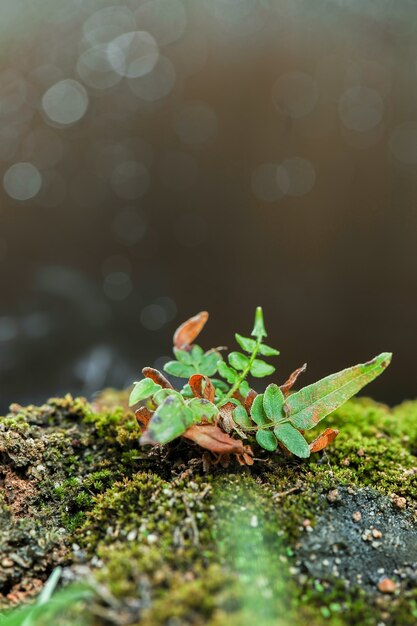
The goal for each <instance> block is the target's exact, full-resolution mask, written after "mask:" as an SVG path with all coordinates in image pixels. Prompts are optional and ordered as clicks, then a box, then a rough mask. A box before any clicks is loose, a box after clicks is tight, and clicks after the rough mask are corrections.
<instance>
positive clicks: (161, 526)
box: [0, 392, 417, 626]
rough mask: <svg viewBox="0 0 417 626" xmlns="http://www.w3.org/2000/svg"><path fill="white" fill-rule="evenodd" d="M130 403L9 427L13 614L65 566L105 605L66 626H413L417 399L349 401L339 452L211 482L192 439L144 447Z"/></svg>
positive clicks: (4, 523) (62, 620) (47, 414)
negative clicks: (394, 404)
mask: <svg viewBox="0 0 417 626" xmlns="http://www.w3.org/2000/svg"><path fill="white" fill-rule="evenodd" d="M125 398H126V396H125V395H124V394H120V393H117V392H107V393H106V394H104V395H102V396H101V398H100V399H99V400H98V401H97V402H96V403H95V405H94V406H91V405H90V404H89V403H88V402H86V401H85V400H84V399H73V398H72V397H71V396H67V397H65V398H56V399H52V400H50V401H49V402H48V403H46V404H44V405H43V406H41V407H34V406H29V407H21V406H19V405H13V406H12V407H11V410H10V412H9V413H8V414H7V415H6V416H5V417H3V418H0V521H1V524H0V607H1V608H2V609H3V610H8V609H10V607H15V606H17V605H21V604H22V603H26V602H32V601H33V599H34V598H35V597H36V596H37V595H38V593H39V591H40V590H41V589H42V588H43V586H44V584H45V582H46V581H47V579H48V578H49V577H50V575H51V573H52V572H53V571H54V569H55V568H56V567H57V566H62V568H63V570H62V574H61V576H60V580H59V584H58V587H64V588H67V589H71V588H72V585H73V584H74V583H78V582H81V583H87V584H88V586H89V588H90V589H91V593H92V597H91V599H90V600H89V601H88V603H87V604H83V603H82V602H81V603H78V604H77V603H76V602H72V603H71V606H70V605H68V606H67V607H64V608H63V609H62V611H61V614H60V616H59V619H58V618H57V617H55V618H54V619H53V620H52V621H49V622H46V623H50V624H51V625H52V624H54V626H56V625H59V626H60V625H62V626H69V625H70V624H74V623H77V624H79V625H80V626H81V624H82V625H83V626H84V624H88V625H93V626H112V625H114V626H127V625H132V626H133V625H136V626H138V625H139V624H140V625H141V626H158V625H159V624H164V625H167V626H182V625H187V626H188V625H192V626H194V625H195V626H199V625H200V624H201V625H202V624H208V625H210V626H226V624H227V626H230V625H231V626H234V625H239V626H240V625H241V624H244V625H245V624H253V623H254V622H255V623H258V624H259V625H260V626H264V625H266V626H269V624H271V626H272V624H274V625H276V624H277V623H278V624H280V626H289V625H290V624H291V626H301V624H305V623H309V624H312V625H313V626H323V625H324V624H330V625H331V626H345V625H346V626H347V625H348V624H349V625H350V624H358V625H359V624H360V625H361V626H381V625H382V624H384V625H385V626H396V625H397V624H398V626H411V625H413V626H414V624H415V622H416V619H417V593H416V561H417V555H416V546H417V530H416V489H417V488H416V482H417V480H416V477H417V469H416V467H417V460H416V453H417V428H416V422H417V403H413V402H408V403H404V404H402V405H400V406H399V407H396V408H395V409H392V410H390V409H388V407H386V406H384V405H381V404H378V403H375V402H372V401H371V400H355V401H351V402H349V403H347V404H346V405H345V406H344V407H343V408H342V409H340V410H339V411H337V412H336V413H335V414H333V415H332V416H331V417H330V418H329V419H328V420H327V421H328V425H329V426H335V427H337V428H338V429H340V430H341V434H340V435H339V438H338V439H337V440H336V442H334V444H332V446H331V447H330V448H328V450H327V451H326V453H319V454H316V455H314V456H312V458H311V459H309V460H308V461H298V460H296V459H294V458H286V457H285V456H283V455H282V454H281V453H279V452H277V453H275V454H273V455H268V454H267V453H266V452H262V450H257V451H256V456H257V458H259V459H260V460H259V461H257V463H256V464H255V465H254V466H253V468H251V469H248V468H240V467H239V466H236V467H230V468H228V469H220V468H218V467H216V468H212V470H211V471H210V472H208V473H206V472H204V471H203V464H202V460H201V451H200V450H199V449H198V448H197V447H196V446H195V445H190V444H189V443H187V442H185V441H182V442H180V443H177V442H175V443H173V444H172V445H169V446H166V447H164V448H162V449H152V450H149V449H143V448H141V447H140V446H139V445H138V435H139V430H138V425H137V423H136V420H135V417H134V415H133V414H132V413H130V412H129V411H128V410H127V408H126V404H125ZM74 611H75V613H74ZM38 624H39V626H40V625H41V624H42V626H45V621H44V622H39V623H38V622H36V621H35V622H34V624H33V626H38Z"/></svg>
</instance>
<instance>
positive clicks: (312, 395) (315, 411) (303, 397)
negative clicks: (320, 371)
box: [285, 352, 392, 430]
mask: <svg viewBox="0 0 417 626" xmlns="http://www.w3.org/2000/svg"><path fill="white" fill-rule="evenodd" d="M391 357H392V354H391V353H389V352H383V353H382V354H380V355H379V356H377V357H375V358H374V359H372V361H368V362H367V363H360V364H359V365H354V366H353V367H348V368H347V369H345V370H342V371H341V372H337V373H336V374H331V375H330V376H327V377H326V378H323V379H322V380H319V381H318V382H316V383H313V384H312V385H308V386H307V387H303V389H300V391H298V392H297V393H294V394H292V395H291V396H289V397H288V398H287V400H286V403H285V411H286V413H287V417H288V418H289V419H290V421H291V423H292V424H294V426H296V427H297V428H300V429H301V430H308V429H310V428H313V427H314V426H315V425H316V424H317V423H318V422H319V421H320V420H322V419H323V418H324V417H326V416H327V415H329V413H332V411H334V410H335V409H337V408H338V407H339V406H341V405H342V404H344V403H345V402H346V400H349V398H351V397H352V396H354V395H355V394H356V393H357V392H358V391H360V389H362V387H364V386H365V385H366V384H368V383H370V382H371V381H372V380H374V378H376V377H377V376H379V374H381V373H382V372H383V371H384V369H385V368H386V367H388V365H389V363H390V362H391Z"/></svg>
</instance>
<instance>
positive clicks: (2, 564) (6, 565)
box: [1, 558, 14, 567]
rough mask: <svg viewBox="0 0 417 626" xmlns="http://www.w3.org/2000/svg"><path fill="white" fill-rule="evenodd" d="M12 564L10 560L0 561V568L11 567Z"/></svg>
mask: <svg viewBox="0 0 417 626" xmlns="http://www.w3.org/2000/svg"><path fill="white" fill-rule="evenodd" d="M13 565H14V562H13V561H12V559H7V558H6V559H2V561H1V566H2V567H13Z"/></svg>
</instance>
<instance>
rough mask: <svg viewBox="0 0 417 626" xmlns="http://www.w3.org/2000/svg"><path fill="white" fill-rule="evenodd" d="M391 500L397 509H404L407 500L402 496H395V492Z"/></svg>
mask: <svg viewBox="0 0 417 626" xmlns="http://www.w3.org/2000/svg"><path fill="white" fill-rule="evenodd" d="M392 501H393V503H394V504H395V506H397V507H398V508H399V509H405V507H406V506H407V500H406V499H405V498H403V497H402V496H397V495H396V494H394V495H393V496H392Z"/></svg>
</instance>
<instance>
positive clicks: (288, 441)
mask: <svg viewBox="0 0 417 626" xmlns="http://www.w3.org/2000/svg"><path fill="white" fill-rule="evenodd" d="M274 433H275V435H276V436H277V438H278V439H279V440H280V441H281V443H283V444H284V446H285V447H286V448H287V450H289V451H290V452H292V453H293V454H295V456H298V457H300V458H302V459H306V458H307V457H309V456H310V448H309V447H308V443H307V441H306V440H305V439H304V437H303V436H302V434H301V433H300V432H299V431H298V430H297V429H296V428H294V426H291V424H289V423H288V422H286V423H285V424H279V425H278V426H275V428H274Z"/></svg>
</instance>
